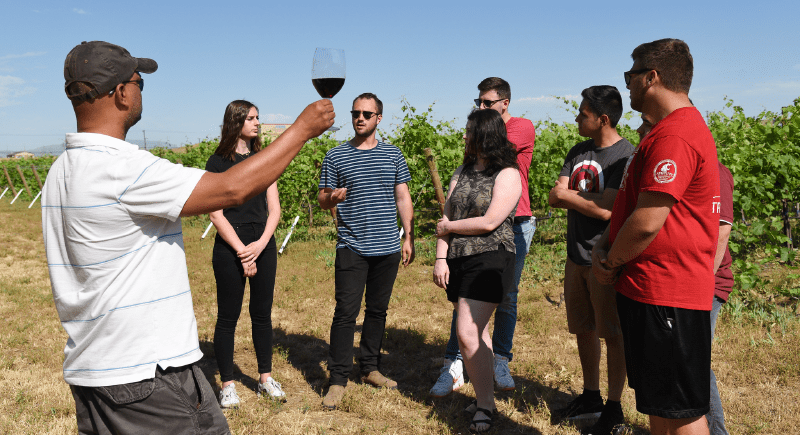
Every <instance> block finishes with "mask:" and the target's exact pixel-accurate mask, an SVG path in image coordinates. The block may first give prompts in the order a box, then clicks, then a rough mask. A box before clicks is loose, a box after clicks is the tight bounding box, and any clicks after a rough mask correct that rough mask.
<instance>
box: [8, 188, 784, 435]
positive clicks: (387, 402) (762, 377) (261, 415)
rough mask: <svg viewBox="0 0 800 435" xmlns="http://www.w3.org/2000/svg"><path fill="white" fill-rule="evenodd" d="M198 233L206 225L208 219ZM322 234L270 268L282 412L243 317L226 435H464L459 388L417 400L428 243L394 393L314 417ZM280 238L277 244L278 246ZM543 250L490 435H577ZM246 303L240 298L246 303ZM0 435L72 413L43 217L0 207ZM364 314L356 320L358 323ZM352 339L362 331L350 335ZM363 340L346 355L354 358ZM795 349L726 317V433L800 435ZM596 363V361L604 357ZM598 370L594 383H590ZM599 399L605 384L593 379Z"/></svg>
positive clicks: (329, 293) (387, 369) (326, 248)
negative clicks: (265, 383)
mask: <svg viewBox="0 0 800 435" xmlns="http://www.w3.org/2000/svg"><path fill="white" fill-rule="evenodd" d="M205 223H207V220H206V222H205ZM205 223H203V222H201V221H199V220H198V221H194V220H192V221H185V223H184V242H185V246H186V253H187V261H188V267H189V279H190V282H191V285H192V292H193V296H194V304H195V313H196V317H197V323H198V329H199V338H200V347H201V349H202V351H203V353H204V355H205V356H204V357H203V359H202V360H201V361H200V365H201V367H202V368H203V370H204V372H205V374H206V377H207V378H208V380H209V382H210V383H211V384H212V386H213V387H214V389H215V391H218V390H219V388H220V382H219V377H218V373H217V367H216V362H215V359H214V350H213V330H214V324H215V319H216V293H215V292H216V287H215V283H214V278H213V273H212V271H211V249H212V246H213V243H214V242H213V235H214V231H213V230H212V231H211V232H210V234H209V236H207V237H206V238H205V239H201V238H200V235H201V234H202V232H203V230H204V229H205V228H204V227H205ZM324 232H325V231H324V230H321V231H320V232H319V233H320V234H319V235H317V236H315V237H312V240H309V241H303V242H297V241H290V242H289V245H288V246H287V249H286V251H285V252H284V254H283V255H282V256H281V257H280V258H279V260H278V278H277V285H276V289H275V301H274V306H273V314H272V318H273V327H274V338H275V340H274V342H275V346H274V351H273V366H274V369H273V376H274V377H275V378H276V379H277V380H278V381H279V382H280V383H281V384H282V385H283V388H284V390H285V391H286V393H287V397H288V401H287V402H286V403H284V404H274V403H270V402H269V401H267V400H265V399H258V398H257V397H256V395H255V392H254V390H255V387H256V379H257V376H258V373H257V368H256V360H255V353H254V351H253V345H252V340H251V338H250V333H251V325H250V320H249V316H248V314H247V310H246V309H243V313H242V316H241V317H240V322H239V326H238V329H237V338H236V356H235V363H236V365H237V366H236V367H237V372H236V373H237V375H236V376H237V379H236V382H237V383H238V385H237V388H238V391H239V396H240V398H241V399H242V406H241V407H240V408H239V409H238V410H235V411H228V412H227V413H226V415H227V417H228V421H229V424H230V426H231V429H232V431H233V432H234V433H236V434H250V433H275V434H373V433H386V434H401V433H402V434H408V433H414V434H417V433H418V434H456V433H467V432H468V430H467V428H468V422H467V420H466V418H465V417H464V416H463V414H462V409H463V408H464V407H465V406H467V405H468V404H469V402H470V401H471V399H472V398H473V397H474V394H473V391H472V388H471V386H470V385H469V384H467V385H465V386H464V387H462V388H461V389H460V390H459V391H457V392H455V393H453V394H451V395H450V396H448V397H446V398H443V399H432V398H431V397H429V395H428V390H429V389H430V387H431V386H432V385H433V383H434V382H435V380H436V378H437V377H438V374H439V367H440V366H441V364H442V357H443V353H444V346H445V343H446V341H447V335H448V333H449V325H450V316H451V306H450V304H449V303H448V302H447V301H446V299H445V296H444V293H443V290H441V289H439V288H438V287H436V286H434V285H433V283H432V281H431V278H430V276H431V269H432V267H431V264H432V262H431V260H432V256H433V253H432V251H431V247H432V244H431V243H430V241H424V240H422V241H420V242H419V244H418V251H417V260H416V262H415V263H414V264H413V265H411V266H410V267H407V268H405V269H403V268H402V267H401V271H400V273H399V275H398V278H397V282H396V284H395V290H394V294H393V296H392V300H391V303H390V307H389V313H388V319H387V328H386V335H385V338H384V342H383V349H384V353H383V357H382V362H381V364H382V371H383V372H384V373H385V374H386V375H387V376H389V377H391V378H393V379H395V380H396V381H397V382H398V383H399V389H398V390H397V391H384V390H376V389H373V388H370V387H367V386H365V385H362V384H360V382H358V381H357V376H356V373H355V372H354V373H353V376H351V382H350V384H349V385H348V387H347V393H346V396H345V400H344V403H343V404H342V406H341V409H339V410H337V411H332V412H330V411H324V410H323V409H322V407H321V401H322V395H323V394H324V392H325V391H326V387H327V370H326V360H327V350H328V333H329V328H330V323H331V319H332V315H333V308H334V301H333V260H334V242H333V241H332V240H331V239H330V238H329V237H326V236H324V235H323V234H322V233H324ZM282 236H283V233H279V237H280V238H281V240H279V242H280V241H282ZM548 244H549V245H552V244H553V241H552V240H550V239H546V238H542V237H541V236H539V237H536V238H535V239H534V245H535V246H534V247H533V248H532V253H531V255H529V257H528V259H527V266H526V269H525V272H524V274H523V280H522V284H521V288H520V300H519V314H518V318H519V320H518V325H517V332H516V336H515V341H514V360H513V362H512V363H511V365H510V367H511V371H512V374H513V376H514V378H515V381H516V383H517V389H516V390H515V391H513V392H510V393H499V394H497V406H498V408H499V410H500V414H501V415H500V417H499V418H498V419H496V422H495V426H494V429H493V431H492V432H491V433H496V434H510V433H520V434H577V433H579V432H578V430H577V429H576V428H574V427H571V426H564V425H552V424H551V423H550V409H553V408H558V407H560V406H563V405H564V404H566V402H568V401H569V400H571V399H572V398H573V397H574V395H576V394H579V393H580V391H581V389H582V379H581V371H580V364H579V361H578V354H577V347H576V344H575V339H574V337H572V336H571V335H570V334H569V333H568V332H567V328H566V319H565V313H564V307H563V305H561V306H559V304H558V295H559V294H560V292H561V285H562V283H561V281H560V280H558V279H553V278H551V279H548V278H547V277H546V276H547V274H546V273H544V272H543V271H542V270H543V268H546V267H551V268H557V267H559V266H558V265H559V264H563V258H557V257H559V256H560V254H559V253H560V252H563V251H562V250H557V249H551V248H550V247H548ZM246 304H247V300H245V305H246ZM0 316H2V318H3V319H5V321H4V322H3V325H2V327H0V388H2V390H0V391H3V392H4V393H5V394H2V395H0V432H1V433H24V434H33V433H37V434H38V433H57V434H60V433H74V432H75V431H76V425H75V410H74V403H73V401H72V397H71V394H70V392H69V387H68V386H67V385H66V384H65V383H64V381H63V379H62V376H61V364H62V361H63V353H62V352H63V348H64V344H65V343H66V338H67V337H66V334H65V333H64V330H63V329H62V328H61V326H60V324H59V321H58V316H57V314H56V311H55V308H54V306H53V300H52V294H51V291H50V282H49V277H48V273H47V268H46V261H45V258H44V247H43V243H42V235H41V220H40V210H37V209H31V210H28V209H26V208H25V207H24V206H18V204H15V205H13V206H9V205H8V202H7V201H5V200H3V201H0ZM361 319H362V317H359V319H358V321H357V322H358V325H360V322H361ZM359 328H360V326H359ZM359 335H360V329H359V330H358V331H357V332H356V336H355V342H354V349H353V351H354V355H355V354H357V353H358V339H359ZM798 349H800V338H799V336H798V332H797V322H796V321H788V322H785V323H774V322H773V323H766V322H756V321H753V320H751V319H746V318H744V317H741V316H735V315H734V314H733V313H730V312H728V311H726V310H723V312H722V315H721V317H720V320H719V324H718V326H717V339H716V341H715V343H714V350H713V355H712V366H713V368H714V370H715V372H716V375H717V377H718V379H719V389H720V392H721V396H722V402H723V406H724V408H725V412H726V419H727V424H728V428H729V431H730V433H731V434H794V433H800V417H798V415H800V412H798V411H800V405H798V402H800V376H799V375H800V368H799V367H798V366H799V365H800V356H799V354H800V352H798ZM604 359H605V356H603V360H604ZM604 378H605V373H604V372H602V373H601V379H604ZM601 388H602V389H603V393H604V394H605V382H604V381H603V382H601ZM623 409H624V412H625V415H626V420H627V423H628V429H627V433H628V434H647V433H649V431H648V430H647V420H646V416H644V415H642V414H639V413H638V412H636V409H635V403H634V398H633V392H632V391H631V390H630V389H626V391H625V393H624V395H623Z"/></svg>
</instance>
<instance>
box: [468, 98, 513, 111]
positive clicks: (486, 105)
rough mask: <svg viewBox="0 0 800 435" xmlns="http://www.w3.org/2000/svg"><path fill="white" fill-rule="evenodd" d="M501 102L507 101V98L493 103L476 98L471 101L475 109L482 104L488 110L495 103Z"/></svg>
mask: <svg viewBox="0 0 800 435" xmlns="http://www.w3.org/2000/svg"><path fill="white" fill-rule="evenodd" d="M503 100H507V98H501V99H499V100H494V101H492V100H481V99H480V98H476V99H474V100H472V101H474V102H475V107H481V104H483V107H486V108H487V109H488V108H489V107H492V106H494V105H495V103H497V102H498V101H503Z"/></svg>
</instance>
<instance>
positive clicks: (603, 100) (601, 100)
mask: <svg viewBox="0 0 800 435" xmlns="http://www.w3.org/2000/svg"><path fill="white" fill-rule="evenodd" d="M581 97H583V100H584V101H586V104H588V105H589V108H590V109H592V112H594V114H595V115H597V116H603V115H606V116H608V120H609V121H611V126H612V127H616V126H617V122H619V118H620V117H621V116H622V95H620V94H619V91H618V90H617V88H615V87H614V86H609V85H601V86H591V87H588V88H586V89H584V90H583V92H581Z"/></svg>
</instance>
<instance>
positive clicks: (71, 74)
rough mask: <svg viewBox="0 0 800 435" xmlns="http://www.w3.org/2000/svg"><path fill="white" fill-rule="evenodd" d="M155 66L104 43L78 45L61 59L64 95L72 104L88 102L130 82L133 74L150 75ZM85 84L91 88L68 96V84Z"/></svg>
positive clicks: (151, 60) (150, 60) (153, 62)
mask: <svg viewBox="0 0 800 435" xmlns="http://www.w3.org/2000/svg"><path fill="white" fill-rule="evenodd" d="M157 69H158V64H157V63H156V61H154V60H153V59H147V58H143V57H133V56H131V54H130V53H128V50H126V49H124V48H122V47H120V46H119V45H114V44H111V43H108V42H103V41H91V42H86V41H84V42H81V44H80V45H77V46H75V48H73V49H72V51H70V52H69V54H68V55H67V59H66V60H64V80H65V82H64V92H66V93H67V97H69V99H71V100H73V101H87V100H91V99H93V98H96V97H98V96H100V95H104V94H107V93H109V92H111V91H112V90H113V89H114V88H116V87H117V85H118V84H120V83H122V82H126V81H128V80H130V78H131V76H132V75H133V73H134V72H136V71H138V72H140V73H147V74H151V73H154V72H156V70H157ZM75 82H84V83H87V84H90V85H92V86H93V87H94V89H92V90H91V91H89V92H86V93H83V94H77V95H70V93H69V89H68V87H69V85H71V84H72V83H75Z"/></svg>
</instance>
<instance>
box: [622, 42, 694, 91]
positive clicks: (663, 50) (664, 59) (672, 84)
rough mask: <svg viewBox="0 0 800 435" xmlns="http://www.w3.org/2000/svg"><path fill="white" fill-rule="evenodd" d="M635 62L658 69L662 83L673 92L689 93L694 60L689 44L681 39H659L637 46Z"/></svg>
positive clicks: (633, 56)
mask: <svg viewBox="0 0 800 435" xmlns="http://www.w3.org/2000/svg"><path fill="white" fill-rule="evenodd" d="M631 57H632V58H633V62H634V63H636V62H637V61H639V63H640V64H641V65H642V67H643V68H650V69H654V70H656V71H658V75H659V77H660V78H661V83H663V84H664V87H665V88H667V89H669V90H670V91H672V92H680V93H683V94H688V93H689V88H690V87H692V75H693V74H694V60H693V59H692V54H691V53H690V52H689V46H688V45H687V44H686V43H685V42H683V41H681V40H680V39H672V38H666V39H659V40H658V41H653V42H648V43H645V44H642V45H640V46H638V47H636V48H635V49H634V50H633V53H631Z"/></svg>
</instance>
